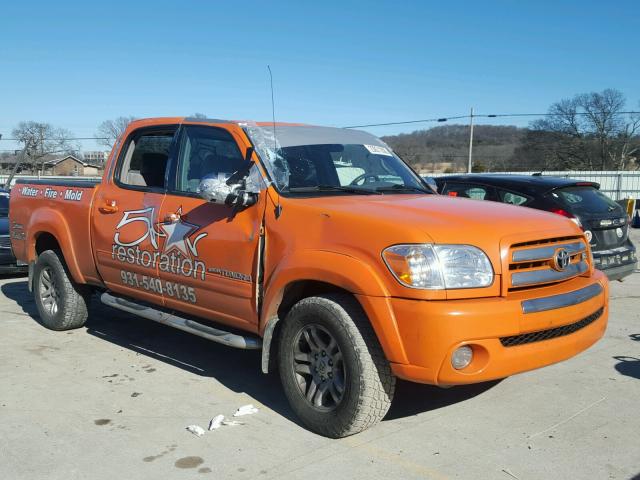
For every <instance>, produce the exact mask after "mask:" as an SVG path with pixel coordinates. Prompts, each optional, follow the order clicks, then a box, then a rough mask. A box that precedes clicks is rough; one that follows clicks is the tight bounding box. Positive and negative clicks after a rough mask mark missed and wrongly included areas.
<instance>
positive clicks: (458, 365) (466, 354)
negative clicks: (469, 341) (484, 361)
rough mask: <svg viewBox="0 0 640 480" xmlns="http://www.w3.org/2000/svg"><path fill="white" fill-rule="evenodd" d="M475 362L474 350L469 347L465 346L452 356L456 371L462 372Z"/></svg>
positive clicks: (452, 364) (452, 363)
mask: <svg viewBox="0 0 640 480" xmlns="http://www.w3.org/2000/svg"><path fill="white" fill-rule="evenodd" d="M471 360H473V350H472V349H471V347H469V346H468V345H464V346H462V347H460V348H458V349H456V351H455V352H453V355H451V366H453V368H455V369H456V370H462V369H463V368H465V367H467V366H468V365H469V364H470V363H471Z"/></svg>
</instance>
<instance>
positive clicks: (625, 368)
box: [613, 355, 640, 380]
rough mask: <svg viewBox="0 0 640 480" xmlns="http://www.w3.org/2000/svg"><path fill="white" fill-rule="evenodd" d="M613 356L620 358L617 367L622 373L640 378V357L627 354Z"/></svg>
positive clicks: (616, 358)
mask: <svg viewBox="0 0 640 480" xmlns="http://www.w3.org/2000/svg"><path fill="white" fill-rule="evenodd" d="M613 358H614V359H615V360H618V363H617V364H616V365H615V369H616V370H617V372H618V373H619V374H620V375H625V376H627V377H631V378H637V379H638V380H640V358H636V357H629V356H625V355H619V356H616V357H613Z"/></svg>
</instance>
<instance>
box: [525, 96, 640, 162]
mask: <svg viewBox="0 0 640 480" xmlns="http://www.w3.org/2000/svg"><path fill="white" fill-rule="evenodd" d="M625 103H626V101H625V98H624V95H623V94H622V93H621V92H620V91H618V90H615V89H610V88H609V89H606V90H603V91H602V92H591V93H583V94H580V95H576V96H574V97H573V98H570V99H564V100H561V101H559V102H556V103H554V104H553V105H551V107H550V108H549V114H550V115H549V116H548V117H546V118H544V119H542V120H536V121H535V122H533V123H532V124H531V128H532V130H533V131H534V132H535V133H534V134H533V135H530V136H529V137H530V138H529V140H532V141H533V143H532V144H535V147H536V148H539V149H540V150H542V151H544V156H545V163H547V164H550V165H553V167H556V168H586V169H594V168H599V169H601V170H604V169H606V168H614V169H622V168H625V167H627V166H628V164H629V160H630V159H631V158H632V157H631V156H632V155H633V154H634V153H635V152H636V151H637V150H638V147H639V146H640V138H639V137H638V130H639V128H640V117H638V116H637V115H633V114H632V115H629V114H624V113H623V112H624V110H625ZM536 142H537V143H536Z"/></svg>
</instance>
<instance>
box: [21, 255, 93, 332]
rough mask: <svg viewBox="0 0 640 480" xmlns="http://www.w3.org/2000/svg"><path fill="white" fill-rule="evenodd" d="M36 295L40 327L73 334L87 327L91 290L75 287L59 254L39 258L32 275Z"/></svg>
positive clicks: (85, 287)
mask: <svg viewBox="0 0 640 480" xmlns="http://www.w3.org/2000/svg"><path fill="white" fill-rule="evenodd" d="M33 294H34V297H35V302H36V307H37V308H38V313H39V314H40V319H39V320H40V323H41V324H42V325H44V326H45V327H47V328H49V329H51V330H70V329H72V328H79V327H81V326H82V325H84V322H85V321H86V319H87V315H88V313H87V304H88V302H89V299H90V297H91V290H90V289H89V288H88V287H87V286H85V285H78V284H76V283H75V282H74V281H73V280H72V278H71V275H70V274H69V271H68V270H67V268H66V265H65V264H64V258H63V256H62V254H61V253H60V252H59V251H56V250H46V251H44V252H42V253H41V254H40V255H38V260H37V261H36V265H35V269H34V272H33Z"/></svg>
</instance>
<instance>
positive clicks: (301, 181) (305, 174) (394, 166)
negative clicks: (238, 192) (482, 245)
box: [245, 124, 432, 195]
mask: <svg viewBox="0 0 640 480" xmlns="http://www.w3.org/2000/svg"><path fill="white" fill-rule="evenodd" d="M245 131H246V132H247V134H248V135H249V137H250V138H251V140H252V142H253V143H254V145H255V147H256V150H257V152H258V154H259V155H260V156H261V158H262V159H263V161H265V162H266V163H268V165H267V169H268V170H269V174H270V175H271V177H272V179H273V181H274V183H275V185H276V187H277V188H278V189H279V190H280V191H281V192H283V193H291V194H305V195H309V194H327V195H329V194H383V193H384V194H394V193H432V191H431V189H429V188H428V187H427V186H426V185H425V184H424V182H423V181H422V179H420V177H418V176H417V175H416V174H415V173H414V172H413V171H412V170H411V169H410V168H409V167H408V166H407V165H406V164H405V163H404V162H403V161H402V160H400V159H399V158H398V157H397V156H396V155H395V154H394V153H393V151H392V150H391V149H390V148H389V147H388V146H387V145H386V144H385V143H384V142H382V141H381V140H379V139H378V138H376V137H374V136H373V135H370V134H368V133H366V132H362V131H358V130H347V129H342V128H330V127H310V126H277V127H276V128H275V138H274V129H273V127H259V126H256V125H255V124H254V125H251V126H246V125H245Z"/></svg>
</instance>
